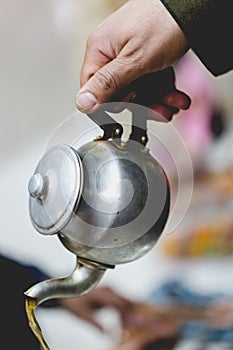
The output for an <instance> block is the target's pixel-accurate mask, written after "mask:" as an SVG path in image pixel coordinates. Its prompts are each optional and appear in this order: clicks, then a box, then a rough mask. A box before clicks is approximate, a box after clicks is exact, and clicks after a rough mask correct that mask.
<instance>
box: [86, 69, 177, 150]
mask: <svg viewBox="0 0 233 350" xmlns="http://www.w3.org/2000/svg"><path fill="white" fill-rule="evenodd" d="M174 81H175V75H174V71H173V68H172V67H170V68H167V69H165V70H163V71H160V72H155V73H150V74H146V75H144V76H142V77H140V78H138V79H136V80H134V81H133V82H132V83H130V84H129V85H127V86H126V87H124V88H123V89H121V90H120V91H118V92H117V93H116V94H115V95H114V96H113V97H112V99H111V101H109V102H117V103H114V104H113V109H112V110H109V112H115V113H116V112H121V111H122V110H123V109H125V107H127V108H128V109H130V110H131V111H132V132H131V135H130V139H131V140H134V141H137V142H140V143H141V144H143V145H145V144H146V143H147V141H148V136H147V119H149V116H148V114H147V109H145V108H139V107H138V106H137V105H139V106H145V107H150V106H151V105H152V104H153V103H154V102H155V100H158V101H159V100H161V99H162V97H163V96H164V95H165V94H166V93H169V92H171V91H173V90H174ZM110 108H111V104H110V105H109V109H110ZM88 116H89V117H90V118H91V119H92V120H94V121H95V122H96V124H97V125H99V126H100V127H101V128H102V129H103V130H104V135H103V139H105V140H107V139H109V138H113V137H114V138H121V136H122V133H123V127H122V125H121V124H119V123H117V122H116V121H115V120H114V119H112V118H111V117H110V116H109V115H108V114H107V113H106V111H105V110H104V109H103V108H101V107H100V108H99V109H98V110H97V111H96V112H94V113H91V114H88Z"/></svg>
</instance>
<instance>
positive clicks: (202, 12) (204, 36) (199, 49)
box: [161, 0, 233, 76]
mask: <svg viewBox="0 0 233 350" xmlns="http://www.w3.org/2000/svg"><path fill="white" fill-rule="evenodd" d="M161 1H162V2H163V4H164V5H165V7H166V8H167V9H168V10H169V12H170V13H171V14H172V16H173V17H174V19H175V20H176V21H177V23H178V24H179V26H180V27H181V29H182V30H183V32H184V33H185V35H186V38H187V39H188V42H189V46H190V48H192V49H193V51H194V52H195V53H196V54H197V56H198V57H199V58H200V59H201V61H202V62H203V64H204V65H205V66H206V67H207V69H208V70H209V71H210V72H212V74H214V75H215V76H217V75H220V74H223V73H225V72H227V71H229V70H230V69H232V68H233V53H232V52H233V50H232V44H231V42H232V24H231V23H232V18H231V17H232V12H231V9H230V6H231V1H230V0H227V1H224V2H223V1H221V0H205V1H204V0H161Z"/></svg>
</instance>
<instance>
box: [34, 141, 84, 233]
mask: <svg viewBox="0 0 233 350" xmlns="http://www.w3.org/2000/svg"><path fill="white" fill-rule="evenodd" d="M82 187H83V169H82V163H81V159H80V157H79V155H78V153H77V152H76V151H75V150H74V149H73V148H72V147H70V146H68V145H64V144H61V145H56V146H53V147H52V148H50V149H49V150H48V151H47V152H46V153H45V154H44V155H43V157H42V158H41V160H40V162H39V164H38V165H37V167H36V169H35V172H34V174H33V176H32V177H31V179H30V181H29V184H28V190H29V194H30V196H29V211H30V218H31V221H32V224H33V226H34V227H35V229H36V230H37V231H39V232H40V233H43V234H48V235H52V234H55V233H57V232H59V231H61V230H62V228H63V227H64V226H65V225H66V224H67V223H68V221H69V220H70V218H71V215H72V213H73V211H74V209H75V207H76V205H77V204H78V202H79V200H80V197H81V193H82Z"/></svg>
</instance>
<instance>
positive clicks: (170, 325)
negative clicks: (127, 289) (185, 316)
mask: <svg viewBox="0 0 233 350" xmlns="http://www.w3.org/2000/svg"><path fill="white" fill-rule="evenodd" d="M125 323H126V328H125V330H124V331H123V337H122V341H121V343H120V344H119V345H118V346H116V347H115V348H114V350H146V349H152V348H154V347H156V348H157V347H158V348H163V349H166V350H168V349H173V348H174V346H175V344H176V343H177V341H178V338H179V325H178V324H176V323H175V322H173V321H172V320H169V319H167V318H166V317H164V316H162V317H161V315H160V314H158V315H157V314H156V313H155V312H154V310H153V309H150V307H149V305H148V306H146V307H144V306H143V307H140V305H139V306H137V305H135V307H134V308H131V309H130V310H129V312H128V313H127V317H126V320H125Z"/></svg>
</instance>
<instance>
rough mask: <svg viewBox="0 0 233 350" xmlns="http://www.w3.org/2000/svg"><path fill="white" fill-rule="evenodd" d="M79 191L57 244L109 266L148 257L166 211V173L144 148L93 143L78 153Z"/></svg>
mask: <svg viewBox="0 0 233 350" xmlns="http://www.w3.org/2000/svg"><path fill="white" fill-rule="evenodd" d="M77 152H78V154H79V156H80V158H81V160H82V167H83V189H82V195H81V197H80V201H79V203H78V205H77V207H76V209H75V211H74V212H73V214H72V218H71V220H70V222H69V223H68V224H67V225H66V226H65V227H64V228H63V229H62V230H61V232H60V233H59V238H60V240H61V242H62V243H63V244H64V245H65V246H66V247H67V248H68V249H69V250H71V251H72V252H73V253H75V254H76V255H77V256H79V257H82V258H86V259H88V260H92V261H95V262H100V263H104V264H109V265H116V264H121V263H126V262H129V261H132V260H135V259H138V258H140V257H141V256H143V255H144V254H146V253H147V252H148V251H149V250H150V249H151V248H152V247H153V246H154V244H155V243H156V241H157V240H158V238H159V237H160V235H161V233H162V231H163V228H164V225H165V223H166V221H167V216H168V212H169V203H170V198H169V195H170V194H169V187H168V183H167V181H166V177H165V174H164V172H163V170H162V168H161V167H160V165H159V164H158V163H157V161H156V160H155V159H154V158H153V157H151V155H150V154H149V151H148V149H146V148H144V147H142V146H141V145H140V144H138V143H136V142H134V141H129V142H128V143H127V144H123V145H122V144H121V145H118V144H116V143H115V142H114V141H110V140H107V141H99V140H97V141H93V142H90V143H88V144H86V145H84V146H83V147H82V148H80V149H78V150H77Z"/></svg>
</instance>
